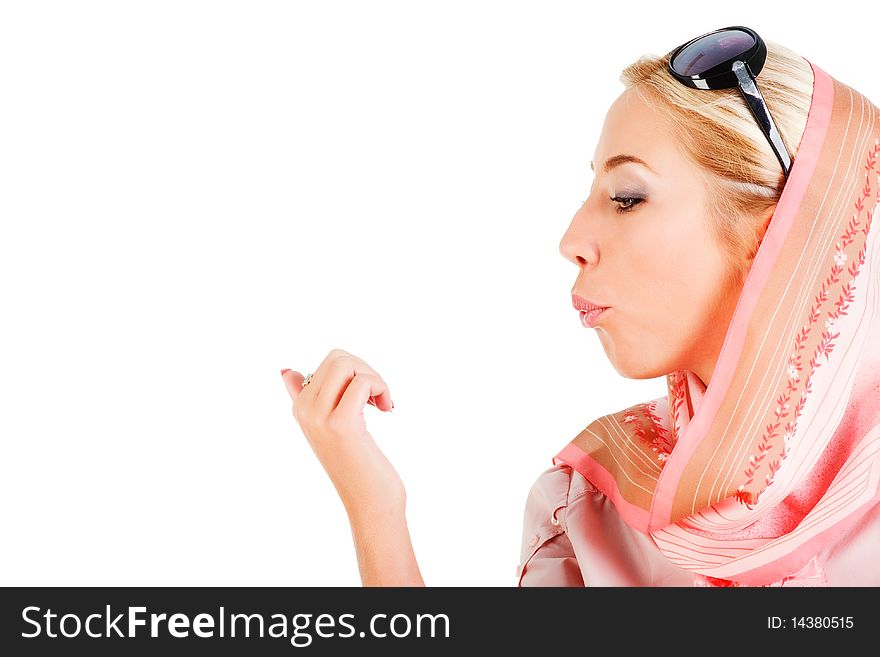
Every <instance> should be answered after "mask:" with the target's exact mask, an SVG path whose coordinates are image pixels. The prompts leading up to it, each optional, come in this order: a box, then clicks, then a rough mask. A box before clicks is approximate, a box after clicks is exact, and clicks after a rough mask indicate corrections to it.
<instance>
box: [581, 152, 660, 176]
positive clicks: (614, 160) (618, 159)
mask: <svg viewBox="0 0 880 657" xmlns="http://www.w3.org/2000/svg"><path fill="white" fill-rule="evenodd" d="M624 162H634V163H636V164H641V165H642V166H643V167H645V168H647V169H648V170H649V171H651V172H653V173H657V172H656V171H654V169H652V168H651V167H650V166H649V165H648V163H647V162H645V161H644V160H643V159H641V158H640V157H636V156H635V155H624V154H620V155H613V156H611V157H609V158H608V159H607V160H605V166H604V167H603V168H602V169H603V171H604V172H605V173H608V172H609V171H611V169H613V168H614V167H616V166H619V165H621V164H623V163H624ZM590 169H591V170H592V171H595V169H594V168H593V162H592V161H591V162H590Z"/></svg>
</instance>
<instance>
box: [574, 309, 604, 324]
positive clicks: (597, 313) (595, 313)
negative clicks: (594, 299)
mask: <svg viewBox="0 0 880 657" xmlns="http://www.w3.org/2000/svg"><path fill="white" fill-rule="evenodd" d="M606 310H608V308H598V309H595V310H588V311H584V310H582V311H580V314H581V324H583V325H584V328H595V327H596V323H597V322H598V321H599V318H600V317H602V315H603V314H605V311H606Z"/></svg>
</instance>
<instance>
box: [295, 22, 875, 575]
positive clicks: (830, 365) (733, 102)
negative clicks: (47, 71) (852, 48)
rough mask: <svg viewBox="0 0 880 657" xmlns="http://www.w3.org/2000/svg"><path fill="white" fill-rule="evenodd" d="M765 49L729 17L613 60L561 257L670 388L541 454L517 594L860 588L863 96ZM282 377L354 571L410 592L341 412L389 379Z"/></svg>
mask: <svg viewBox="0 0 880 657" xmlns="http://www.w3.org/2000/svg"><path fill="white" fill-rule="evenodd" d="M770 46H771V47H770V48H769V49H767V48H766V47H765V45H764V43H763V41H761V39H760V37H758V36H757V34H756V33H755V32H754V31H753V30H750V29H749V28H746V27H743V26H732V27H729V28H722V29H721V30H716V31H715V32H712V33H709V34H706V35H702V36H701V37H698V38H697V39H693V40H691V41H689V42H687V43H686V44H682V46H680V47H679V48H677V49H675V50H674V51H672V52H670V53H669V54H667V55H665V56H664V57H659V58H648V57H644V58H641V59H640V60H639V61H638V62H636V63H634V64H633V65H631V66H629V67H628V68H627V69H625V70H624V72H623V75H622V81H623V82H624V84H625V85H626V86H627V89H626V90H625V91H624V93H623V94H621V96H620V97H619V98H618V99H617V100H616V101H615V102H614V104H613V105H612V106H611V108H610V110H609V111H608V114H607V116H606V119H605V124H604V126H603V130H602V133H601V136H600V139H599V143H598V144H597V147H596V151H595V153H594V158H593V168H594V172H595V178H594V182H593V186H592V189H591V190H590V195H589V197H588V198H587V200H586V201H585V202H584V204H583V206H582V207H581V208H580V210H579V211H578V212H577V213H576V214H575V216H574V218H573V220H572V222H571V225H570V226H569V228H568V230H567V231H566V233H565V235H564V236H563V238H562V241H561V244H560V251H561V252H562V254H563V255H564V256H565V257H566V258H567V259H569V260H571V261H572V262H573V263H574V264H575V265H577V267H578V271H579V275H578V277H577V280H576V281H575V284H574V287H573V290H572V300H573V305H574V306H575V308H577V309H579V310H581V311H582V312H581V316H582V321H583V322H584V323H585V326H588V327H592V328H594V329H595V331H596V332H597V333H598V335H599V339H600V341H601V343H602V345H603V347H604V349H605V352H606V354H607V356H608V358H609V359H610V360H611V362H612V363H613V365H614V367H615V369H616V370H617V371H618V372H620V373H621V374H622V375H623V376H626V377H629V378H639V379H643V378H652V377H658V376H662V375H665V376H666V379H667V390H668V394H667V395H666V396H663V397H661V398H659V399H654V400H651V401H648V402H645V403H641V404H636V405H634V406H631V407H629V408H627V409H624V410H622V411H620V412H618V413H612V414H610V415H606V416H603V417H600V418H599V419H597V420H595V421H594V422H592V423H590V424H589V425H588V426H587V427H586V428H585V429H584V430H583V431H581V432H580V433H579V434H578V435H577V436H576V437H575V438H574V439H572V440H571V441H570V442H568V443H567V444H565V445H564V446H563V447H562V449H561V450H560V451H559V452H558V453H557V454H556V455H555V456H554V457H553V459H552V466H551V467H550V468H548V469H547V470H545V471H544V472H543V473H542V474H541V475H540V477H538V479H537V481H536V482H535V483H534V485H533V486H532V488H531V491H530V492H529V495H528V498H527V501H526V508H525V515H524V524H523V540H522V548H521V555H520V563H519V565H518V567H517V577H518V585H521V586H535V585H537V586H584V585H588V586H694V585H696V586H765V585H776V586H809V585H864V584H869V585H878V584H880V564H878V563H877V560H876V559H875V558H874V555H875V553H876V549H877V546H880V503H878V500H880V491H878V481H880V367H878V366H880V320H878V315H880V253H878V252H877V251H878V248H880V240H878V238H877V234H878V231H880V225H878V224H880V220H878V221H873V219H874V211H875V209H876V208H877V205H878V188H880V176H878V173H880V111H878V109H877V108H876V107H875V106H874V105H873V104H871V103H870V102H869V101H868V99H867V98H865V97H864V96H862V95H861V94H859V93H858V92H857V91H855V90H854V89H852V88H850V87H848V86H846V85H844V84H842V83H840V82H839V81H837V80H836V79H834V78H832V77H831V76H830V75H828V74H827V73H826V72H824V71H823V70H822V69H820V68H819V67H817V66H816V65H815V64H812V63H811V62H808V61H807V60H805V59H803V58H802V57H799V56H798V55H796V54H794V53H793V52H791V51H789V50H787V49H785V48H783V47H781V46H779V45H777V44H773V43H771V44H770ZM282 375H283V376H284V379H285V382H286V384H287V386H288V391H289V392H290V394H291V396H292V397H293V399H294V415H295V416H296V417H297V420H298V421H299V422H300V425H301V426H302V428H303V432H304V433H305V435H306V437H307V438H308V439H309V441H310V443H311V445H312V447H313V448H314V449H315V451H316V453H317V455H318V457H319V459H320V460H321V462H322V463H323V465H324V467H325V468H326V469H327V471H328V473H329V475H330V476H331V478H332V480H333V481H334V483H335V485H336V487H337V490H338V491H339V493H340V495H341V496H342V499H343V502H344V503H345V506H346V509H347V510H348V511H349V517H350V518H351V520H352V528H353V532H354V536H355V542H356V545H357V553H358V559H359V563H360V567H361V574H362V579H363V582H364V584H365V585H371V584H380V585H405V584H415V585H422V584H423V582H422V579H421V576H420V574H419V570H418V566H417V564H416V561H415V557H414V556H413V554H412V546H411V543H410V541H409V535H408V532H407V531H406V522H405V519H404V514H403V509H404V504H405V494H404V491H403V486H402V484H401V483H400V479H399V477H397V474H396V472H394V469H393V468H392V467H391V465H390V464H389V463H388V462H387V461H386V460H385V458H384V456H383V455H382V453H381V451H380V450H378V448H377V447H376V446H375V443H373V441H372V439H371V438H370V437H369V434H368V433H367V432H366V429H365V427H364V425H363V416H362V414H361V411H362V408H363V405H364V403H366V402H367V400H368V398H372V399H375V403H376V405H377V407H379V408H381V409H384V410H388V409H390V408H391V406H392V404H391V401H390V397H389V392H388V388H387V385H386V384H385V383H384V382H383V381H382V379H381V377H380V376H379V375H378V374H377V373H376V372H375V371H374V370H372V369H371V368H370V367H369V366H368V365H367V364H366V363H364V362H363V361H361V360H360V359H357V358H356V357H354V356H352V355H351V354H348V353H347V352H342V351H339V350H334V351H333V352H331V353H330V354H329V355H328V357H327V358H326V359H325V360H324V362H323V363H322V364H321V366H320V367H319V368H318V369H317V370H316V371H315V373H314V374H313V375H310V376H311V377H312V378H313V380H312V381H311V382H310V383H309V384H308V385H306V386H304V385H303V383H304V380H303V377H302V376H301V375H299V374H298V373H297V372H292V371H285V372H283V373H282ZM337 404H338V405H337ZM364 463H367V464H369V466H367V467H364V465H363V464H364Z"/></svg>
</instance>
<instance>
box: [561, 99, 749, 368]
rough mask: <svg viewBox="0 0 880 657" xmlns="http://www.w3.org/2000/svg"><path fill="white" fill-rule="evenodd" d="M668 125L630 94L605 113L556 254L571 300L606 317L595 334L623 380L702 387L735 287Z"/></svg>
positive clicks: (696, 183)
mask: <svg viewBox="0 0 880 657" xmlns="http://www.w3.org/2000/svg"><path fill="white" fill-rule="evenodd" d="M665 120H666V119H665V117H663V116H662V115H661V114H659V113H658V112H655V111H654V110H652V108H651V106H650V105H649V104H647V103H646V102H645V100H644V99H643V98H642V97H641V96H640V95H639V94H638V92H636V91H634V90H633V89H627V90H626V91H625V92H624V93H623V94H621V96H620V97H619V98H618V99H617V100H616V101H615V102H614V103H613V104H612V106H611V108H610V109H609V111H608V114H607V115H606V117H605V124H604V126H603V128H602V134H601V136H600V138H599V143H598V145H597V146H596V152H595V153H594V155H593V162H592V165H593V168H594V179H593V185H592V187H591V188H590V195H589V197H588V198H587V200H586V201H585V202H584V205H583V206H582V207H581V208H580V210H578V211H577V213H576V214H575V215H574V218H573V219H572V221H571V225H570V226H569V227H568V229H567V230H566V232H565V235H563V237H562V240H561V242H560V245H559V250H560V252H561V253H562V255H563V256H564V257H565V258H566V259H568V260H571V261H572V262H573V263H575V264H576V265H577V266H578V269H579V274H578V277H577V280H576V281H575V283H574V287H573V288H572V290H571V291H572V293H573V294H578V295H579V296H581V297H584V298H585V299H587V300H589V301H592V302H594V303H596V304H597V305H599V306H608V307H609V308H608V310H606V311H605V312H604V313H603V314H602V315H601V316H600V317H599V318H598V320H597V324H596V326H595V328H594V329H593V330H595V331H596V333H598V335H599V339H600V341H601V342H602V346H603V347H604V349H605V353H606V354H607V355H608V358H609V359H610V361H611V363H612V364H613V365H614V368H615V369H616V370H617V371H618V372H619V373H620V374H621V375H622V376H625V377H628V378H633V379H646V378H653V377H658V376H663V375H665V374H667V373H669V372H673V371H676V370H678V369H688V370H690V371H692V372H694V373H695V374H696V375H697V376H699V377H700V378H701V379H702V381H703V383H704V384H706V385H708V383H709V379H710V377H711V375H712V371H713V370H714V367H715V361H716V360H717V358H718V353H719V351H720V349H721V345H722V343H723V341H724V337H725V335H726V332H727V327H728V325H729V323H730V318H731V317H732V315H733V311H734V309H735V307H736V302H737V300H738V298H739V293H740V291H741V286H739V285H734V284H731V283H729V282H728V281H726V280H723V272H724V271H725V266H724V254H723V252H722V250H721V246H720V244H718V243H717V242H716V240H714V239H713V238H712V235H711V225H710V224H709V221H710V219H709V218H708V216H707V215H706V213H705V211H704V204H705V194H706V191H705V189H704V184H705V183H704V182H702V178H700V176H699V172H698V168H697V165H696V164H694V163H693V162H692V161H691V160H690V159H689V158H688V157H687V156H686V155H685V154H684V153H683V152H682V151H680V150H679V148H678V146H677V142H676V141H675V139H674V138H673V136H672V131H671V130H670V128H669V127H668V126H667V125H666V124H665V123H664V121H665ZM623 155H627V156H635V157H637V158H639V159H641V160H643V161H644V162H645V165H646V166H645V165H642V164H638V163H635V162H626V161H622V160H620V159H619V157H620V156H623ZM606 162H607V166H608V168H607V170H606ZM615 197H616V198H617V200H612V199H613V198H615ZM629 199H638V200H629Z"/></svg>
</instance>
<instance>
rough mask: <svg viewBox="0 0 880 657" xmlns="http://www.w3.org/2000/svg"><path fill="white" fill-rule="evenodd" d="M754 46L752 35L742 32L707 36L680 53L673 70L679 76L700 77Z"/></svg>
mask: <svg viewBox="0 0 880 657" xmlns="http://www.w3.org/2000/svg"><path fill="white" fill-rule="evenodd" d="M754 45H755V39H754V38H753V37H752V35H751V34H749V33H748V32H743V31H741V30H725V31H723V32H715V33H714V34H707V35H706V36H704V37H703V38H702V39H697V40H696V41H694V42H693V43H692V44H690V45H689V46H688V47H687V48H684V49H683V50H682V51H681V52H680V53H678V54H677V55H676V56H675V59H673V60H672V68H673V69H675V72H676V73H678V74H679V75H700V74H701V73H704V72H705V71H708V70H709V69H710V68H712V67H713V66H718V64H720V63H721V62H723V61H726V60H728V59H731V58H732V57H736V56H737V55H741V54H743V53H744V52H746V51H747V50H748V49H749V48H751V47H752V46H754Z"/></svg>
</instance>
